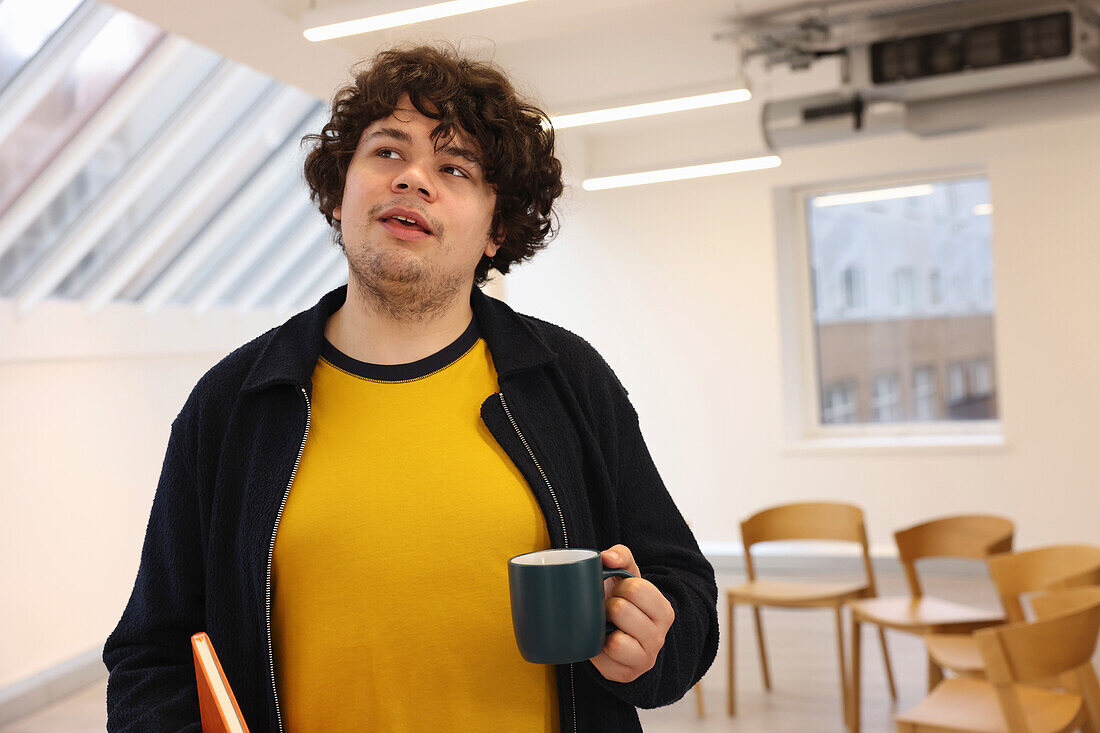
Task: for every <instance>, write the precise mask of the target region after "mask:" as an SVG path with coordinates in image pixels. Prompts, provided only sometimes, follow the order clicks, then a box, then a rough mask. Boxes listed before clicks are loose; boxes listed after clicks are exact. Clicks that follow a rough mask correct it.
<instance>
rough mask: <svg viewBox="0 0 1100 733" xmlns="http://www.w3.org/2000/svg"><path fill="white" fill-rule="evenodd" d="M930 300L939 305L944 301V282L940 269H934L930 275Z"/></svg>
mask: <svg viewBox="0 0 1100 733" xmlns="http://www.w3.org/2000/svg"><path fill="white" fill-rule="evenodd" d="M928 302H929V303H931V304H932V305H939V304H940V303H942V302H943V283H942V282H941V278H940V271H939V270H932V272H931V273H929V275H928Z"/></svg>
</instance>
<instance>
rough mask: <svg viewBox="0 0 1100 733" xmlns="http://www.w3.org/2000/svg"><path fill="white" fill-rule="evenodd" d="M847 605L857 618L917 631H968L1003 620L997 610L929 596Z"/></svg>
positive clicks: (891, 598) (863, 601) (867, 599)
mask: <svg viewBox="0 0 1100 733" xmlns="http://www.w3.org/2000/svg"><path fill="white" fill-rule="evenodd" d="M848 607H849V608H850V609H851V610H852V614H853V615H854V618H855V619H856V620H858V621H865V622H869V623H874V624H879V625H880V626H887V627H890V628H894V629H901V630H904V631H913V632H918V633H919V632H924V631H952V630H954V631H969V630H973V629H978V628H982V627H983V626H992V625H994V624H999V623H1004V616H1003V615H1001V614H1000V613H998V612H996V611H987V610H985V609H982V608H974V607H973V606H964V605H962V604H960V603H953V602H951V601H945V600H943V599H940V598H932V597H929V596H922V597H921V598H910V597H908V596H904V597H902V596H898V597H888V598H865V599H861V600H855V601H849V602H848Z"/></svg>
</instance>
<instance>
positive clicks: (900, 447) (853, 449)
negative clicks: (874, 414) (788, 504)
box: [782, 434, 1011, 455]
mask: <svg viewBox="0 0 1100 733" xmlns="http://www.w3.org/2000/svg"><path fill="white" fill-rule="evenodd" d="M1010 450H1011V447H1010V445H1009V443H1008V441H1007V440H1005V437H1004V436H1003V435H1000V434H995V435H989V434H985V435H965V434H962V435H889V436H886V435H883V436H850V437H837V438H804V439H802V440H794V441H788V442H786V443H785V444H784V445H783V448H782V452H783V454H784V455H829V454H853V453H857V454H858V453H868V454H874V455H884V454H889V453H954V454H957V453H963V454H966V453H1008V452H1009V451H1010Z"/></svg>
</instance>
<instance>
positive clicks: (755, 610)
mask: <svg viewBox="0 0 1100 733" xmlns="http://www.w3.org/2000/svg"><path fill="white" fill-rule="evenodd" d="M752 616H753V619H754V620H755V621H756V643H757V645H758V646H759V647H760V669H761V671H762V672H763V675H764V689H765V690H770V689H771V688H772V680H771V676H770V675H768V653H767V651H766V650H765V649H764V625H763V623H762V622H761V620H760V606H753V607H752Z"/></svg>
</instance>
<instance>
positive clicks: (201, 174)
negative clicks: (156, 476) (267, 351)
mask: <svg viewBox="0 0 1100 733" xmlns="http://www.w3.org/2000/svg"><path fill="white" fill-rule="evenodd" d="M324 112H325V109H324V105H323V104H322V103H321V102H320V101H318V100H317V99H315V98H313V97H310V96H309V95H306V94H305V93H303V92H301V91H299V90H297V89H294V88H291V87H288V86H286V85H283V84H281V83H279V82H277V81H274V80H272V79H270V78H269V77H266V76H264V75H263V74H260V73H258V72H256V71H253V70H252V69H249V68H247V67H245V66H242V65H240V64H237V63H235V62H233V61H230V60H228V59H225V58H222V57H221V56H218V55H217V54H215V53H213V52H211V51H209V50H207V49H204V48H202V47H200V46H198V45H196V44H194V43H191V42H189V41H187V40H185V39H182V38H179V37H175V36H172V35H170V34H166V33H164V32H163V31H161V30H160V29H159V28H157V27H155V26H153V25H151V24H150V23H148V22H146V21H144V20H142V19H140V18H137V17H135V16H133V15H130V14H128V13H126V12H122V11H119V10H115V9H113V8H111V7H109V6H107V5H102V4H99V3H96V2H94V1H93V0H84V1H83V2H78V1H76V0H0V298H6V299H11V300H14V301H15V302H16V303H17V306H18V308H19V310H20V312H27V311H29V310H30V309H32V308H33V307H34V306H35V305H37V304H38V303H40V302H42V301H43V300H46V299H63V300H69V301H79V302H82V303H85V304H86V306H87V308H88V310H89V312H95V311H97V310H99V309H100V308H102V307H103V306H104V305H106V304H107V303H111V302H125V303H132V304H136V305H140V306H142V307H143V308H144V309H145V310H146V311H149V312H151V311H154V310H156V309H157V308H160V307H164V306H177V307H187V308H193V309H195V310H196V311H198V312H203V311H206V310H208V309H210V308H225V309H233V310H235V311H236V312H246V311H248V310H251V309H255V308H278V309H283V310H288V311H291V310H298V309H301V308H304V307H307V306H308V305H310V304H312V303H313V302H315V301H316V299H317V298H319V297H320V295H321V294H323V293H324V292H326V291H327V290H331V289H332V288H334V287H337V286H338V285H340V284H342V283H343V282H346V277H347V266H346V263H345V262H344V259H343V256H342V254H341V253H340V250H339V249H338V248H337V247H336V245H335V244H333V242H332V237H331V233H330V231H329V229H328V227H327V225H326V224H325V222H324V219H323V218H322V217H321V215H320V214H319V213H318V212H317V210H316V209H315V208H314V207H313V206H312V205H311V203H310V201H309V197H308V194H307V191H306V187H305V183H304V181H303V180H302V171H301V156H302V152H301V150H300V148H299V143H300V140H301V138H302V136H303V135H305V134H306V133H309V132H316V131H317V130H319V129H320V128H321V126H322V125H323V124H324V121H325V119H326V116H325V114H324Z"/></svg>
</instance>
